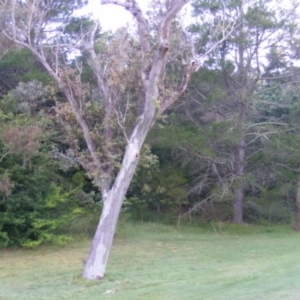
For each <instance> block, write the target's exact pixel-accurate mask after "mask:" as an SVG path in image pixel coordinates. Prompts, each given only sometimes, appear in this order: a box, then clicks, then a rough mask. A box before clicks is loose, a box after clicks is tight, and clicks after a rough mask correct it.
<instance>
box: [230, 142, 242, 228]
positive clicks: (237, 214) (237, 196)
mask: <svg viewBox="0 0 300 300" xmlns="http://www.w3.org/2000/svg"><path fill="white" fill-rule="evenodd" d="M244 165H245V139H244V138H242V139H241V140H240V141H239V143H238V144H237V146H236V152H235V175H236V176H237V186H236V187H235V188H234V203H233V222H234V223H238V224H241V223H243V221H244V220H243V205H244V184H243V181H242V180H241V179H242V176H243V175H244Z"/></svg>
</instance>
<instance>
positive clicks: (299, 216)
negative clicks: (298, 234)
mask: <svg viewBox="0 0 300 300" xmlns="http://www.w3.org/2000/svg"><path fill="white" fill-rule="evenodd" d="M299 227H300V177H299V178H298V187H297V195H296V215H295V225H294V230H295V231H298V230H299Z"/></svg>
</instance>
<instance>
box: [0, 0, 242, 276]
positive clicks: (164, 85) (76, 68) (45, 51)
mask: <svg viewBox="0 0 300 300" xmlns="http://www.w3.org/2000/svg"><path fill="white" fill-rule="evenodd" d="M187 2H188V1H187V0H172V1H166V2H163V1H154V2H153V3H154V4H156V6H157V7H159V8H161V9H157V10H156V12H157V13H156V15H157V17H155V18H152V19H151V18H150V19H147V18H146V17H145V15H144V13H143V12H142V10H141V9H140V6H139V4H138V2H137V1H135V0H130V1H128V0H127V1H114V0H102V4H115V5H118V6H121V7H123V8H125V9H126V10H128V12H129V13H131V15H132V16H133V18H134V20H135V21H136V25H137V33H136V34H135V35H130V34H129V33H128V32H127V31H126V30H124V29H123V30H120V31H119V32H118V33H116V35H115V37H113V38H107V39H106V38H105V37H104V38H102V39H101V38H98V25H97V24H89V25H91V26H85V24H86V23H84V24H83V25H82V26H80V27H79V30H78V28H77V33H78V35H77V36H76V39H75V38H74V36H73V35H70V34H68V32H67V29H70V28H67V25H68V24H70V22H71V19H72V18H71V13H72V11H73V10H74V8H76V7H77V6H76V5H77V4H78V3H77V2H75V5H74V2H72V1H71V0H70V1H56V0H55V1H54V0H53V1H52V0H49V1H40V0H27V1H20V2H18V1H16V0H11V1H3V3H2V5H3V7H4V8H6V9H7V13H5V14H4V13H3V14H2V15H1V19H2V20H4V21H3V26H2V31H1V33H2V34H4V35H5V36H6V38H7V39H9V40H10V41H11V42H13V43H15V44H17V45H18V46H21V47H24V48H27V49H28V50H29V51H31V52H32V53H33V55H34V56H35V57H36V58H37V59H38V60H39V61H40V62H41V64H42V65H43V66H44V68H45V70H46V71H47V72H48V73H49V75H50V76H51V77H52V79H53V81H54V82H55V84H56V85H57V88H58V89H59V91H60V92H61V93H62V94H63V95H64V97H65V98H66V99H67V103H65V102H63V101H59V102H57V117H58V118H60V119H62V120H63V122H64V124H66V128H65V129H66V130H65V131H66V133H67V134H68V140H69V142H70V145H71V147H72V149H73V153H74V157H75V158H76V159H77V161H79V162H80V163H81V165H82V166H83V167H84V168H85V170H86V172H87V176H89V177H91V178H92V179H93V182H94V184H95V185H96V186H97V187H98V188H99V190H100V191H101V194H102V200H103V209H102V213H101V216H100V220H99V224H98V226H97V229H96V233H95V236H94V239H93V242H92V246H91V250H90V253H89V256H88V258H87V260H86V263H85V266H84V271H83V277H85V278H87V279H100V278H102V277H103V276H104V273H105V268H106V264H107V260H108V255H109V251H110V248H111V244H112V241H113V235H114V232H115V228H116V224H117V220H118V217H119V213H120V208H121V205H122V202H123V200H124V197H125V194H126V192H127V189H128V187H129V184H130V182H131V180H132V176H133V174H134V172H135V170H136V167H137V164H138V161H139V158H140V153H141V147H142V145H143V143H144V140H145V138H146V135H147V133H148V132H149V130H150V129H151V127H152V125H153V124H154V122H155V119H156V117H157V116H158V115H159V114H162V113H163V112H164V111H165V110H166V109H167V108H168V107H169V106H170V105H172V103H173V102H174V101H176V100H177V99H178V98H179V97H180V96H181V95H182V94H183V93H184V91H185V89H186V87H187V84H188V82H189V79H190V76H191V74H192V73H193V72H194V71H196V70H197V69H198V68H199V62H198V60H197V57H194V56H193V51H191V49H190V44H191V43H189V42H188V40H187V39H185V40H183V39H181V38H175V36H174V35H172V34H170V27H171V26H173V24H174V23H173V19H174V18H175V17H176V16H177V14H178V13H179V12H180V11H181V9H182V8H183V6H184V5H185V4H186V3H187ZM79 4H80V3H79ZM151 20H154V21H155V22H154V23H151ZM91 23H92V22H91ZM235 26H236V24H234V23H230V24H227V25H226V26H222V24H221V23H220V26H219V30H218V35H219V39H218V40H216V41H215V43H214V44H212V45H211V47H210V49H207V50H206V52H205V55H207V54H208V53H209V52H210V51H212V50H213V49H215V48H216V47H217V45H218V44H219V43H222V42H223V41H224V40H225V39H226V37H227V36H228V34H229V33H230V32H232V31H233V29H234V28H235ZM73 32H75V31H73ZM64 33H66V34H64ZM183 36H185V35H184V34H182V37H183ZM76 51H77V52H76ZM78 51H79V52H80V53H86V54H87V55H88V57H89V59H88V60H89V64H90V70H91V74H92V78H93V80H92V83H90V84H89V83H87V82H84V81H83V79H82V77H83V75H84V70H83V68H82V65H81V63H80V58H78V59H75V60H74V61H73V64H71V63H70V57H68V54H72V55H73V56H74V54H75V55H76V53H78ZM176 54H177V55H176ZM176 57H180V59H177V60H176ZM182 61H185V64H184V65H182V64H181V62H182ZM170 63H173V64H175V67H176V70H178V73H176V76H173V77H168V76H165V75H166V70H168V65H170ZM173 75H174V74H173ZM93 83H95V84H94V85H93ZM91 91H92V92H91ZM76 128H77V132H76V135H74V134H73V131H74V129H76ZM116 134H117V137H116ZM72 137H73V139H72ZM84 144H85V145H84Z"/></svg>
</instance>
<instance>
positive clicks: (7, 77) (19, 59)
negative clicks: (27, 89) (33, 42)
mask: <svg viewBox="0 0 300 300" xmlns="http://www.w3.org/2000/svg"><path fill="white" fill-rule="evenodd" d="M32 80H38V81H39V82H41V83H42V84H43V85H48V84H49V83H50V82H51V79H50V77H49V76H48V75H47V73H46V72H45V70H44V68H43V67H42V66H41V64H40V63H38V62H37V61H36V59H35V58H34V57H33V55H32V54H31V53H30V52H29V51H28V50H26V49H19V50H11V51H9V52H8V53H7V54H6V55H5V56H4V57H2V59H1V60H0V94H2V95H4V94H6V93H7V92H8V91H10V90H12V89H14V88H15V87H16V86H17V85H18V84H19V82H29V81H32Z"/></svg>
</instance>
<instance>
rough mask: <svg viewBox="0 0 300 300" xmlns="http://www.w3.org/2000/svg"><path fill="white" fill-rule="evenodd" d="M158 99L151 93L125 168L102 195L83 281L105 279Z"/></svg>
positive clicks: (133, 138)
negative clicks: (125, 200)
mask: <svg viewBox="0 0 300 300" xmlns="http://www.w3.org/2000/svg"><path fill="white" fill-rule="evenodd" d="M155 96H158V92H157V90H156V89H154V90H153V91H151V92H150V93H149V95H148V97H147V98H148V101H146V102H148V104H149V106H147V107H148V109H146V110H145V111H144V114H143V116H142V118H141V120H140V122H139V123H138V124H137V126H136V128H135V130H134V132H133V133H132V136H131V138H130V140H129V142H128V144H127V147H126V151H125V154H124V158H123V162H122V167H121V169H120V171H119V172H118V175H117V178H116V180H115V182H114V184H113V186H112V188H111V189H110V190H109V191H108V192H107V193H105V192H104V191H102V196H103V211H102V214H101V217H100V221H99V224H98V227H97V230H96V233H95V236H94V238H93V242H92V246H91V250H90V253H89V256H88V258H87V260H86V263H85V266H84V270H83V277H84V278H87V279H101V278H103V276H104V273H105V269H106V264H107V261H108V255H109V252H110V248H111V245H112V241H113V237H114V234H115V230H116V225H117V221H118V218H119V213H120V210H121V206H122V203H123V200H124V198H125V195H126V192H127V190H128V187H129V185H130V182H131V180H132V177H133V175H134V173H135V170H136V167H137V164H138V160H139V156H140V151H141V147H142V145H143V142H144V140H145V138H146V136H147V133H148V132H149V130H150V127H151V124H152V122H153V119H154V115H155V106H154V103H152V102H153V101H151V100H150V99H155Z"/></svg>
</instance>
